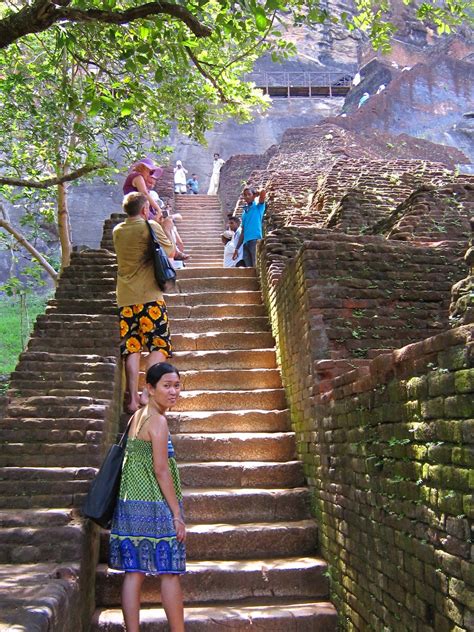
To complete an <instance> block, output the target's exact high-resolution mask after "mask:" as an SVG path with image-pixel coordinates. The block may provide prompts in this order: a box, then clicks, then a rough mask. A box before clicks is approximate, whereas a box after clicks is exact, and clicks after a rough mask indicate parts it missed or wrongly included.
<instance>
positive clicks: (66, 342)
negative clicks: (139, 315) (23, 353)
mask: <svg viewBox="0 0 474 632" xmlns="http://www.w3.org/2000/svg"><path fill="white" fill-rule="evenodd" d="M117 331H118V328H117ZM50 332H51V330H49V331H48V332H45V334H44V335H41V332H38V334H39V335H38V336H34V337H33V338H31V339H30V341H29V343H28V349H29V350H31V351H45V350H46V349H48V350H57V351H64V349H65V348H69V349H71V351H74V353H75V351H76V349H77V350H78V351H82V352H84V351H90V352H94V351H95V352H97V351H100V350H103V351H104V353H106V352H109V353H110V351H112V350H113V348H114V345H116V346H117V347H118V344H119V339H118V333H117V334H116V333H115V331H114V330H113V329H109V334H110V335H109V336H108V337H106V336H105V335H104V334H103V333H100V332H96V333H94V332H91V333H90V335H87V336H85V337H82V336H80V335H79V334H77V335H76V334H74V335H69V334H70V333H72V330H70V331H67V330H63V331H62V332H60V333H59V332H58V335H57V336H55V337H54V338H53V336H52V335H50ZM114 338H115V339H116V341H114Z"/></svg>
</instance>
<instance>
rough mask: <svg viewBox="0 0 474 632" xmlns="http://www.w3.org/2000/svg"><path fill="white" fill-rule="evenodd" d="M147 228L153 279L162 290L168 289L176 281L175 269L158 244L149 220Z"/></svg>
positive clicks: (172, 286)
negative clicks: (149, 238) (149, 239)
mask: <svg viewBox="0 0 474 632" xmlns="http://www.w3.org/2000/svg"><path fill="white" fill-rule="evenodd" d="M147 226H148V230H149V231H150V237H151V252H152V256H153V266H154V270H155V279H156V282H157V284H158V287H159V288H160V290H161V291H162V292H166V291H170V290H172V289H173V288H174V284H175V283H176V270H175V269H174V268H173V266H172V265H171V263H170V261H169V259H168V257H167V256H166V253H165V252H164V250H163V248H162V247H161V246H160V242H159V241H158V239H157V237H156V235H155V233H154V231H153V228H152V227H151V224H150V222H148V221H147Z"/></svg>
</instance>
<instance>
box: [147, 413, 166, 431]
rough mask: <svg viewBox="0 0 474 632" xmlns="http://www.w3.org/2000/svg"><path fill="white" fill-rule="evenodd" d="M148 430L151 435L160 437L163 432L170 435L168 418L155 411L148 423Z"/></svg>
mask: <svg viewBox="0 0 474 632" xmlns="http://www.w3.org/2000/svg"><path fill="white" fill-rule="evenodd" d="M148 430H149V432H150V435H155V436H158V435H160V434H162V433H163V432H166V435H168V421H167V420H166V417H165V416H164V415H163V414H161V413H159V412H157V411H153V413H152V414H151V415H150V419H149V421H148Z"/></svg>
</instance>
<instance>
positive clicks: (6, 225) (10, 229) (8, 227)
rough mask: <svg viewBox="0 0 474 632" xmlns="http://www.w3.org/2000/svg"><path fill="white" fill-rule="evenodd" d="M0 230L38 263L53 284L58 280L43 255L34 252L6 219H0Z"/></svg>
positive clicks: (36, 251) (34, 249) (54, 271)
mask: <svg viewBox="0 0 474 632" xmlns="http://www.w3.org/2000/svg"><path fill="white" fill-rule="evenodd" d="M0 228H4V229H5V230H6V231H8V232H9V233H10V234H11V235H13V237H14V238H15V239H16V240H17V241H18V243H19V244H21V245H22V246H23V247H24V248H26V250H28V252H29V253H30V254H32V255H33V257H34V258H35V259H36V260H37V261H38V263H39V264H40V265H41V266H42V267H43V268H44V269H45V270H46V272H47V273H48V274H49V275H50V276H51V277H52V278H53V280H54V282H55V283H56V281H57V280H58V273H57V272H56V270H55V269H54V268H53V267H52V266H50V265H49V263H48V262H47V261H46V259H45V258H44V257H43V255H42V254H41V253H40V252H38V250H36V248H35V247H34V246H33V245H32V244H30V242H29V241H28V240H27V239H26V237H24V236H23V235H22V234H21V233H20V232H19V231H17V229H16V228H14V227H13V226H12V225H11V224H10V222H8V221H7V220H6V219H2V218H0Z"/></svg>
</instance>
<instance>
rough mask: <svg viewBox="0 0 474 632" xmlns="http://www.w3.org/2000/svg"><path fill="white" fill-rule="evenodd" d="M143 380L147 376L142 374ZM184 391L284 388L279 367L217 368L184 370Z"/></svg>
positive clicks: (182, 377) (182, 379)
mask: <svg viewBox="0 0 474 632" xmlns="http://www.w3.org/2000/svg"><path fill="white" fill-rule="evenodd" d="M141 377H142V382H143V383H144V382H145V379H144V378H145V376H144V375H142V376H141ZM181 383H182V388H183V391H193V390H210V391H217V390H230V391H232V390H249V389H253V388H256V389H278V388H282V385H281V377H280V371H279V370H278V369H228V370H226V369H215V370H201V371H183V372H182V373H181Z"/></svg>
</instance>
